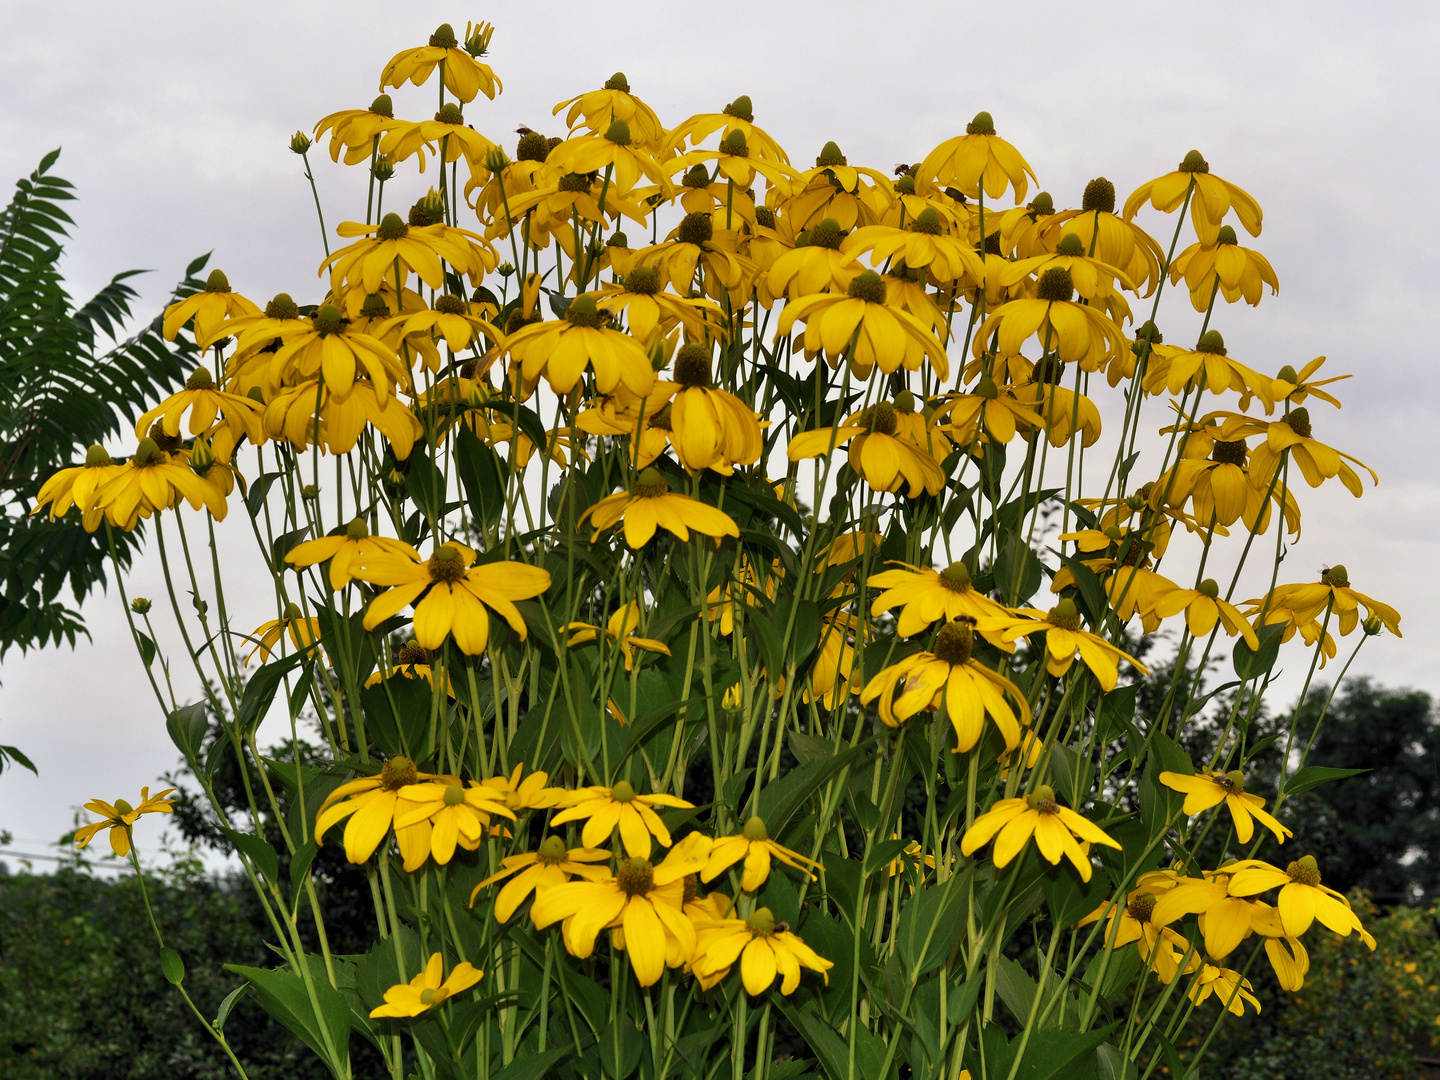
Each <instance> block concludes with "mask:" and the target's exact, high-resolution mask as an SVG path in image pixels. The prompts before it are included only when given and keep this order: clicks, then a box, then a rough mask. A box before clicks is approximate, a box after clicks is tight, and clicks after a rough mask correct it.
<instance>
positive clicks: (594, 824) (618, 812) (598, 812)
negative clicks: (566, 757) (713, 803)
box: [550, 780, 695, 858]
mask: <svg viewBox="0 0 1440 1080" xmlns="http://www.w3.org/2000/svg"><path fill="white" fill-rule="evenodd" d="M657 806H670V807H675V808H677V809H681V810H691V809H694V806H695V804H694V803H688V802H686V801H685V800H684V799H680V798H676V797H675V796H674V795H658V794H657V795H637V794H636V793H635V788H634V787H632V786H631V784H630V781H628V780H619V781H616V783H615V786H614V787H600V786H595V787H588V788H582V789H581V790H579V791H577V792H575V793H574V794H573V795H572V796H571V797H570V805H569V806H567V807H566V808H565V809H564V810H561V811H560V813H558V814H556V815H555V816H554V817H553V818H551V819H550V824H551V826H552V827H553V826H556V825H563V824H565V823H566V822H567V821H584V822H585V827H584V829H583V830H582V831H581V833H580V842H581V843H582V844H584V845H585V846H586V847H588V848H593V847H598V846H599V845H600V844H602V843H604V842H605V841H606V840H608V839H609V838H610V835H611V833H613V832H614V831H615V830H616V829H619V830H620V839H621V842H622V843H624V845H625V850H626V852H627V853H629V854H630V855H634V856H640V857H643V858H649V857H650V850H651V847H652V846H653V845H652V844H651V840H650V838H651V837H652V836H653V837H654V838H655V839H656V840H659V841H660V845H661V846H662V847H669V846H670V830H669V829H667V828H666V827H665V823H664V822H663V821H661V820H660V815H659V814H657V813H655V809H654V808H655V807H657Z"/></svg>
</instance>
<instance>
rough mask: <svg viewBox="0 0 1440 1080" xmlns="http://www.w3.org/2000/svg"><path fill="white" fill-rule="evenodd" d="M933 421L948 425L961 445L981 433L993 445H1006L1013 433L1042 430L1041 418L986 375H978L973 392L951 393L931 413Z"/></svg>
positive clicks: (1013, 394)
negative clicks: (979, 377) (934, 419)
mask: <svg viewBox="0 0 1440 1080" xmlns="http://www.w3.org/2000/svg"><path fill="white" fill-rule="evenodd" d="M935 418H936V419H937V420H939V419H942V418H943V419H945V420H948V421H949V422H950V432H951V437H952V438H953V439H954V440H955V441H956V442H957V443H960V444H961V445H968V444H969V443H971V442H973V441H974V440H975V439H976V438H977V437H978V436H979V435H980V434H981V433H982V432H983V433H984V435H985V437H986V438H987V439H989V440H991V441H993V442H998V443H1008V442H1009V441H1010V440H1011V439H1013V438H1015V435H1016V433H1017V432H1022V431H1023V432H1026V433H1028V432H1029V431H1030V430H1031V429H1033V428H1044V427H1045V418H1044V417H1042V416H1041V415H1040V414H1039V413H1037V412H1035V411H1034V410H1033V409H1032V408H1030V406H1028V405H1026V404H1024V403H1022V402H1021V401H1020V399H1019V398H1017V397H1016V396H1015V392H1014V391H1013V390H1012V389H1010V388H1009V387H1008V386H1007V387H1006V388H1005V389H1004V390H1003V391H1002V390H1001V389H1000V387H998V386H996V385H995V380H994V379H992V378H991V377H990V376H989V375H985V376H982V377H981V379H980V381H979V382H978V383H976V384H975V389H974V392H973V393H969V394H955V395H953V396H951V397H948V398H946V399H945V401H944V402H943V403H942V404H941V405H940V407H939V408H938V409H936V410H935Z"/></svg>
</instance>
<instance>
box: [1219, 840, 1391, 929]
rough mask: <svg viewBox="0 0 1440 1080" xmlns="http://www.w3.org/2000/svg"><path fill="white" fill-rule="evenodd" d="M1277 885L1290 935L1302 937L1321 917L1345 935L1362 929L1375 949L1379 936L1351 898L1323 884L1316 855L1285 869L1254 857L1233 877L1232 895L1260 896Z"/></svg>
mask: <svg viewBox="0 0 1440 1080" xmlns="http://www.w3.org/2000/svg"><path fill="white" fill-rule="evenodd" d="M1277 886H1278V887H1279V889H1280V897H1279V899H1278V900H1277V901H1276V903H1275V906H1276V907H1277V908H1279V910H1280V925H1281V926H1282V927H1284V929H1285V933H1286V934H1287V935H1288V936H1289V937H1294V938H1298V937H1300V936H1301V935H1302V934H1304V933H1305V931H1306V930H1309V929H1310V925H1311V923H1313V922H1314V921H1315V920H1316V919H1319V920H1320V922H1321V923H1323V924H1324V925H1325V926H1327V927H1329V928H1330V929H1331V930H1333V931H1335V933H1337V934H1339V935H1340V936H1341V937H1349V936H1350V931H1351V930H1358V931H1359V932H1360V940H1361V941H1363V942H1365V944H1366V945H1368V946H1369V947H1370V948H1371V949H1372V950H1373V949H1374V948H1375V939H1374V938H1373V937H1371V936H1370V935H1369V934H1368V933H1366V932H1365V927H1364V926H1362V925H1361V924H1360V919H1359V917H1358V916H1357V915H1356V914H1355V912H1354V910H1353V909H1352V908H1351V907H1350V901H1348V900H1346V899H1345V897H1344V896H1342V895H1341V894H1340V893H1338V892H1336V891H1335V890H1334V889H1331V888H1328V887H1326V886H1324V885H1321V884H1320V868H1319V866H1318V865H1317V864H1316V862H1315V857H1314V856H1313V855H1302V856H1301V857H1300V858H1299V859H1297V860H1296V861H1295V862H1292V863H1291V864H1290V865H1289V866H1287V867H1286V868H1285V869H1284V870H1280V869H1278V868H1276V867H1274V866H1271V865H1270V864H1269V863H1263V862H1260V861H1259V860H1250V861H1248V862H1246V863H1244V864H1242V868H1241V869H1239V870H1237V871H1236V872H1235V874H1234V876H1233V877H1231V878H1230V895H1231V896H1256V895H1258V894H1260V893H1263V892H1267V891H1268V890H1270V889H1273V888H1276V887H1277Z"/></svg>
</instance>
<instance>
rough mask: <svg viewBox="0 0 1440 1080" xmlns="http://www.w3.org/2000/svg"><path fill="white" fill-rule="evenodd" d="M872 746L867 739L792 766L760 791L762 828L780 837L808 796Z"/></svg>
mask: <svg viewBox="0 0 1440 1080" xmlns="http://www.w3.org/2000/svg"><path fill="white" fill-rule="evenodd" d="M873 745H874V740H872V739H867V740H865V741H864V742H862V743H860V744H858V745H856V746H852V747H847V748H845V749H844V750H841V751H840V752H839V753H838V754H835V755H834V756H832V757H828V758H825V759H824V760H823V761H812V762H811V763H810V764H809V765H802V766H800V768H798V769H791V770H790V771H789V772H788V773H786V774H785V775H784V776H782V777H780V779H779V780H776V781H774V782H773V783H770V784H766V785H765V787H764V788H763V789H762V790H761V792H760V816H761V817H762V818H763V819H764V820H765V828H766V830H767V831H768V832H769V833H770V835H771V836H779V835H780V834H781V832H783V831H784V829H785V826H786V825H788V824H789V823H790V819H791V818H792V817H793V816H794V815H795V812H796V811H797V810H799V809H800V807H801V806H803V805H804V804H805V801H806V800H807V799H809V798H810V797H811V796H812V795H814V794H815V793H816V792H817V791H819V790H820V788H821V787H822V786H824V785H825V784H826V783H827V782H829V780H830V778H831V777H832V776H834V775H835V774H836V773H838V772H839V771H840V770H841V769H843V768H844V767H845V766H846V765H848V764H850V762H852V761H854V760H855V758H856V757H858V756H859V755H860V754H861V753H862V752H865V751H869V750H870V749H871V748H872V746H873Z"/></svg>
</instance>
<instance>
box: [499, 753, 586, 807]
mask: <svg viewBox="0 0 1440 1080" xmlns="http://www.w3.org/2000/svg"><path fill="white" fill-rule="evenodd" d="M524 769H525V763H524V762H523V761H522V762H520V764H519V765H516V766H515V768H514V769H513V770H512V771H511V773H510V775H509V776H506V775H504V774H503V773H502V774H501V775H499V776H491V777H489V778H487V779H485V780H481V781H480V783H481V784H483V785H484V786H485V787H488V788H491V789H492V790H494V791H495V792H497V793H498V794H499V795H500V797H501V799H503V800H504V802H505V805H506V806H508V807H509V808H510V809H511V810H548V809H550V808H551V807H554V806H561V805H563V803H564V801H565V798H566V796H568V795H569V794H570V793H569V792H568V791H566V790H565V789H564V788H552V787H547V786H546V785H547V784H548V783H549V782H550V774H549V773H547V772H545V771H544V770H543V769H536V770H535V771H533V772H531V773H530V774H529V775H528V776H526V777H525V778H524V779H523V780H522V779H521V778H520V777H521V774H522V773H523V772H524Z"/></svg>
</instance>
